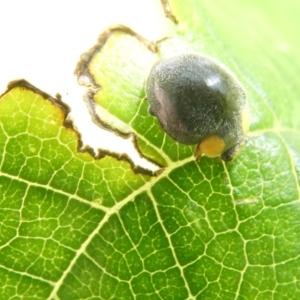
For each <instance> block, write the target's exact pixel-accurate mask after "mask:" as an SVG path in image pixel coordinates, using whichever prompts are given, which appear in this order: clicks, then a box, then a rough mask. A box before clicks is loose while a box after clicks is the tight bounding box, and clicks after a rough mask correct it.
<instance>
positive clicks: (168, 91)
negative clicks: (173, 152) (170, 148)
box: [146, 53, 248, 161]
mask: <svg viewBox="0 0 300 300" xmlns="http://www.w3.org/2000/svg"><path fill="white" fill-rule="evenodd" d="M146 95H147V99H148V101H149V103H150V107H149V113H150V114H151V115H153V116H155V117H156V118H157V119H158V121H159V122H160V124H161V126H162V127H163V129H164V130H165V132H166V133H167V134H168V135H169V136H171V137H172V138H173V139H174V140H176V141H177V142H179V143H182V144H187V145H193V144H197V147H196V149H195V152H194V155H195V157H196V158H197V159H199V158H200V157H201V155H202V154H205V155H206V156H209V157H216V156H220V157H221V158H222V159H223V160H224V161H230V160H232V159H233V157H234V156H235V154H236V153H237V152H238V151H239V150H240V148H241V147H242V146H243V145H244V144H245V141H246V132H247V129H248V109H247V99H246V93H245V90H244V88H243V87H242V85H241V84H240V83H239V81H238V79H237V78H236V76H235V75H234V74H233V73H232V72H231V71H230V70H229V69H228V68H226V67H225V66H224V65H222V64H221V63H220V62H218V61H217V60H215V59H213V58H211V57H209V56H206V55H202V54H197V53H185V54H179V55H176V56H173V57H167V58H162V59H161V60H159V61H158V62H157V63H155V64H154V66H153V67H152V69H151V71H150V73H149V76H148V79H147V82H146Z"/></svg>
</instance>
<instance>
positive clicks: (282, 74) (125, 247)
mask: <svg viewBox="0 0 300 300" xmlns="http://www.w3.org/2000/svg"><path fill="white" fill-rule="evenodd" d="M171 6H172V9H173V14H174V15H175V16H176V18H177V20H178V21H179V23H178V25H177V32H176V34H175V35H174V36H173V37H172V38H170V39H166V40H164V41H161V42H160V43H159V44H158V49H159V51H158V54H154V53H152V52H151V51H149V50H148V49H147V48H146V47H145V46H144V45H143V44H142V43H141V42H140V41H138V40H137V39H136V38H135V37H133V36H131V35H128V34H126V33H124V32H120V31H116V32H114V33H113V34H112V35H111V36H110V37H109V38H108V40H107V43H106V44H105V45H104V47H103V48H102V49H101V51H100V52H99V53H98V54H97V55H96V56H95V57H94V58H93V60H92V62H91V64H90V66H89V68H90V72H91V73H92V74H93V76H94V77H95V79H96V81H97V82H98V83H99V84H100V85H101V86H102V89H101V90H100V91H99V92H98V93H97V95H96V97H95V101H96V102H97V103H98V105H101V107H102V109H104V110H106V111H107V112H109V113H110V114H112V115H114V116H115V117H117V118H118V119H119V120H120V121H122V122H123V123H126V124H128V125H129V127H130V130H131V131H132V132H134V133H135V134H136V137H137V142H138V145H139V148H140V149H141V151H142V153H143V154H144V155H146V156H148V157H150V158H151V159H152V160H154V161H156V162H158V163H160V164H161V165H163V166H165V168H164V170H163V172H162V173H161V174H160V175H158V176H156V177H150V176H146V175H142V174H136V173H134V172H133V170H132V168H131V166H130V164H129V163H127V162H126V161H118V160H116V159H115V158H113V157H109V156H106V157H104V158H101V159H94V158H93V157H92V156H91V155H90V154H89V153H88V152H79V151H78V138H79V136H78V135H77V134H76V132H75V131H74V130H73V129H72V128H70V127H68V126H66V124H64V123H65V122H64V120H65V117H66V114H67V111H66V109H65V108H64V106H63V104H62V103H60V102H56V101H54V100H53V99H47V98H45V97H44V96H43V95H40V94H39V93H37V92H34V91H31V90H28V89H27V88H24V87H17V88H14V89H12V90H10V91H9V92H8V93H6V94H5V95H3V97H2V98H1V100H0V172H1V173H0V176H1V177H0V216H1V217H0V220H1V221H0V298H1V299H10V298H14V299H18V298H20V299H55V298H58V299H88V298H89V299H222V300H223V299H298V298H299V297H300V288H299V286H300V268H299V265H300V261H299V254H300V248H299V243H300V204H299V200H300V197H299V194H300V193H299V179H300V139H299V125H300V124H299V123H300V121H299V118H298V113H299V111H300V102H299V101H298V100H297V95H298V94H299V93H300V87H299V85H298V84H297V72H298V69H299V67H300V61H299V59H298V54H297V50H298V49H299V46H300V45H299V43H300V42H299V41H300V39H299V38H298V30H297V26H295V24H297V20H298V13H297V12H298V11H299V9H300V6H299V4H298V3H297V2H295V1H293V0H288V1H286V2H285V3H284V5H281V6H280V5H274V1H261V2H258V1H242V2H241V1H239V2H238V1H229V2H228V1H227V2H226V4H225V3H224V2H222V1H196V0H189V1H187V2H184V3H183V2H182V1H179V0H172V1H171ZM186 50H187V51H190V50H192V51H197V52H202V53H205V54H209V55H211V56H213V57H216V58H217V59H219V60H220V61H222V62H223V63H224V64H225V65H227V66H228V67H229V68H230V69H231V70H232V71H233V72H234V73H235V74H236V75H237V76H238V77H239V79H240V81H241V82H242V83H243V85H244V86H245V89H246V91H247V94H248V99H249V107H250V113H251V127H250V133H249V141H248V143H247V146H246V147H245V149H244V150H243V151H242V152H241V154H240V156H239V157H238V158H237V159H236V160H234V161H233V162H231V163H229V164H227V165H226V164H224V163H221V162H219V161H217V160H214V159H210V158H206V157H203V158H201V160H200V162H195V161H194V158H193V156H192V153H193V147H190V146H184V145H179V144H178V143H176V142H175V141H173V140H172V139H171V138H169V137H168V136H166V135H165V134H164V132H163V131H162V129H161V128H160V126H159V124H158V122H157V120H156V119H155V118H153V117H152V116H150V115H149V114H148V112H147V108H148V103H147V101H146V100H145V93H144V81H145V79H146V77H147V72H148V69H149V68H150V67H151V64H152V63H153V61H155V59H157V58H158V57H161V56H166V55H171V54H174V53H179V52H182V51H186ZM112 53H113V55H112ZM100 117H101V116H100Z"/></svg>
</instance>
